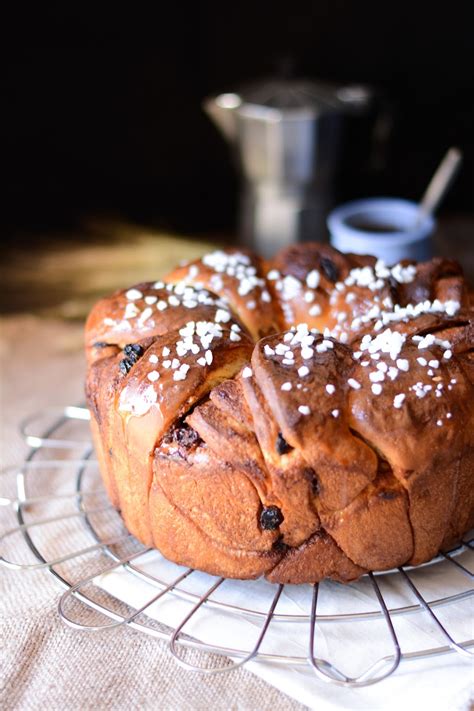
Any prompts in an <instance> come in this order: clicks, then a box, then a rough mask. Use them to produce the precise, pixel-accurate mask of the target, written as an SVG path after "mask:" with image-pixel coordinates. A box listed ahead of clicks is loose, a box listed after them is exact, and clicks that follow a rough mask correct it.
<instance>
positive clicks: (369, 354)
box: [349, 328, 456, 426]
mask: <svg viewBox="0 0 474 711" xmlns="http://www.w3.org/2000/svg"><path fill="white" fill-rule="evenodd" d="M408 338H409V337H408V336H406V335H405V334H403V333H399V332H398V331H392V330H391V329H390V328H387V329H385V331H383V332H382V333H380V334H377V335H376V336H371V335H369V334H367V335H365V336H364V337H363V338H362V341H361V343H360V350H358V351H356V352H355V353H354V359H355V360H357V361H359V363H360V365H361V366H362V367H364V368H367V370H368V377H369V381H370V383H371V390H372V393H373V394H374V395H375V396H378V395H380V394H381V393H382V392H383V386H384V384H385V383H387V382H389V381H396V380H397V378H398V377H399V373H400V371H402V372H405V373H407V372H409V371H410V368H411V365H412V363H413V362H414V361H415V360H416V363H417V365H418V366H421V367H422V368H425V369H426V382H424V381H420V380H417V381H415V382H413V383H412V385H410V386H408V388H407V390H406V392H399V393H396V395H395V396H394V398H393V402H392V404H393V407H394V408H395V409H397V410H399V409H401V408H402V407H403V405H404V403H405V402H406V397H407V394H408V392H410V391H411V392H413V393H414V394H415V396H416V397H417V398H424V397H426V396H427V395H429V394H433V396H434V397H436V398H441V397H442V396H443V393H444V388H445V383H444V381H443V377H442V375H441V371H440V367H441V361H440V359H439V358H433V357H430V356H428V357H425V356H424V355H423V351H425V350H427V349H429V348H432V347H433V346H436V347H439V348H440V349H441V351H442V353H443V354H442V357H441V360H444V361H445V362H446V361H448V360H450V358H451V357H452V350H451V344H450V342H449V341H448V340H444V339H440V338H437V337H436V336H435V335H433V334H427V335H425V336H412V337H411V342H412V344H416V345H417V352H418V351H419V354H418V353H417V355H416V356H415V357H413V355H412V356H411V361H412V362H411V363H410V359H408V358H406V357H402V356H403V353H402V349H403V348H404V346H405V344H406V343H407V341H408ZM409 352H410V353H412V352H413V351H409ZM381 356H385V358H381ZM387 360H388V362H387ZM390 360H391V361H392V363H390ZM356 383H357V385H356ZM455 384H456V379H455V378H451V380H450V381H449V383H448V384H447V389H448V390H452V387H453V385H455ZM349 385H351V387H355V388H356V389H358V388H360V387H361V385H360V383H358V382H357V381H354V382H353V383H349ZM451 417H452V415H451V413H449V412H448V413H446V418H447V419H450V418H451ZM436 424H437V425H438V426H441V425H442V424H443V421H442V420H440V419H438V420H437V423H436Z"/></svg>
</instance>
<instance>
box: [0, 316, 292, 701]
mask: <svg viewBox="0 0 474 711" xmlns="http://www.w3.org/2000/svg"><path fill="white" fill-rule="evenodd" d="M1 333H2V339H1V363H2V371H1V372H2V375H1V413H2V414H1V442H2V460H3V464H4V465H6V464H14V463H17V462H19V461H20V460H21V459H22V457H23V456H24V454H25V451H26V447H25V445H24V444H23V442H22V440H21V438H20V436H19V434H18V429H17V428H18V423H19V421H20V420H21V418H23V417H24V416H26V415H28V414H30V413H31V412H33V411H37V410H38V409H40V408H42V407H45V406H47V405H64V404H66V403H78V402H80V401H81V400H82V399H83V393H82V387H83V386H82V383H83V375H84V363H83V356H82V351H81V348H82V329H81V327H80V326H76V325H71V324H65V323H61V322H58V321H53V320H45V319H41V320H38V319H36V318H35V317H32V316H18V317H9V318H7V319H4V320H3V321H2V322H1ZM3 513H4V512H3ZM5 518H6V517H5ZM0 584H1V591H0V596H1V598H0V599H1V605H0V607H1V613H0V615H1V616H0V620H1V630H0V633H1V657H2V665H1V666H2V669H1V694H0V707H1V708H2V709H5V710H6V711H7V710H8V711H10V710H11V709H47V710H48V711H49V710H51V711H54V709H71V710H73V709H93V708H96V709H201V708H214V709H263V710H265V709H268V710H269V711H270V710H271V711H288V710H289V709H292V710H295V711H297V710H299V709H304V708H306V707H304V706H302V705H300V704H298V703H297V702H295V701H294V700H292V699H290V698H289V697H287V696H285V695H284V694H282V693H281V692H279V691H277V690H276V689H275V688H273V687H272V686H270V685H268V684H267V683H265V682H264V681H262V680H261V679H259V678H257V677H255V676H254V675H252V674H251V673H250V672H247V671H245V670H243V669H238V670H234V671H232V672H230V673H228V674H226V675H218V676H215V677H207V676H196V675H194V674H191V673H187V672H184V671H183V670H182V669H180V668H179V667H178V666H177V665H176V664H175V662H174V661H173V659H172V658H171V657H170V655H169V653H168V651H167V648H166V644H165V643H163V642H161V641H160V640H157V639H154V638H151V637H149V636H148V635H144V634H141V633H139V632H136V631H134V630H131V629H119V630H116V631H114V632H113V633H112V634H110V633H106V632H105V633H100V634H97V635H94V634H90V633H85V632H79V631H76V630H72V629H70V628H68V627H66V626H65V625H63V624H62V622H61V621H60V619H59V616H58V613H57V610H56V602H57V600H58V598H59V596H60V594H61V588H60V587H59V585H58V584H57V583H56V581H55V580H54V579H53V578H52V576H50V574H49V573H48V572H47V571H45V570H43V571H34V572H15V571H10V570H5V569H3V568H0ZM196 654H199V653H196Z"/></svg>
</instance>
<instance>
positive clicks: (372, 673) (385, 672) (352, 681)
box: [308, 573, 401, 687]
mask: <svg viewBox="0 0 474 711" xmlns="http://www.w3.org/2000/svg"><path fill="white" fill-rule="evenodd" d="M369 577H370V581H371V583H372V586H373V588H374V592H375V595H376V597H377V600H378V603H379V605H380V609H381V611H382V615H383V618H384V620H385V622H386V625H387V628H388V632H389V636H390V639H391V642H392V645H393V654H392V655H389V656H385V657H382V658H381V659H378V660H377V661H376V662H375V663H374V664H372V665H371V666H370V667H369V668H368V669H366V670H365V671H364V672H362V674H359V676H357V677H350V676H347V675H346V674H344V673H343V672H341V671H340V669H338V668H337V667H335V666H334V665H333V664H331V662H329V661H327V660H326V659H317V658H316V657H315V656H314V638H315V627H316V621H317V613H316V610H317V605H318V592H319V585H318V583H316V584H315V585H314V587H313V601H312V604H311V618H310V628H309V655H308V661H309V663H310V664H311V666H312V668H313V669H314V671H315V673H316V675H317V676H318V677H319V678H320V679H322V680H323V681H325V682H328V683H331V684H338V685H339V686H352V687H357V686H369V685H371V684H376V683H377V682H379V681H382V679H385V678H386V677H388V676H390V675H391V674H393V672H394V671H395V670H396V669H397V667H398V665H399V664H400V659H401V652H400V644H399V642H398V638H397V635H396V633H395V629H394V627H393V624H392V620H391V618H390V613H389V611H388V608H387V605H386V603H385V600H384V598H383V595H382V593H381V591H380V587H379V585H378V583H377V581H376V580H375V578H374V576H373V575H372V573H369Z"/></svg>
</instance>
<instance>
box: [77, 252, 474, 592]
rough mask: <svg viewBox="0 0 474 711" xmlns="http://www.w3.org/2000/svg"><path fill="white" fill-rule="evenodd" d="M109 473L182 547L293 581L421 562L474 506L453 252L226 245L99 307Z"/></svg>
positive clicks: (97, 343) (133, 504)
mask: <svg viewBox="0 0 474 711" xmlns="http://www.w3.org/2000/svg"><path fill="white" fill-rule="evenodd" d="M86 347H87V357H88V364H89V365H88V375H87V385H86V391H87V400H88V406H89V408H90V413H91V424H92V433H93V438H94V443H95V447H96V451H97V456H98V460H99V466H100V469H101V472H102V476H103V479H104V482H105V486H106V488H107V491H108V494H109V496H110V499H111V501H112V502H113V505H114V506H115V507H116V508H117V509H118V510H119V511H120V513H121V515H122V517H123V520H124V522H125V525H126V527H127V529H128V530H129V531H130V532H131V533H132V534H133V535H134V536H136V538H138V539H139V540H140V541H142V542H143V543H144V544H145V545H147V546H154V547H156V548H158V549H159V550H160V551H161V553H162V554H163V555H164V556H165V557H166V558H168V559H169V560H172V561H174V562H176V563H179V564H181V565H185V566H189V567H192V568H197V569H199V570H203V571H206V572H208V573H211V574H213V575H220V576H225V577H230V578H255V577H258V576H261V575H265V576H266V578H267V579H268V580H270V581H272V582H275V583H306V582H311V583H312V582H316V581H319V580H321V579H323V578H332V579H334V580H338V581H350V580H354V579H356V578H358V577H359V576H361V575H362V574H364V573H365V572H367V571H374V570H387V569H390V568H394V567H396V566H399V565H402V564H410V565H417V564H419V563H423V562H425V561H428V560H430V559H431V558H432V557H433V556H435V555H436V554H437V553H438V551H440V550H443V549H447V548H449V547H450V546H452V545H453V544H455V543H456V542H457V541H459V540H460V538H461V537H462V535H463V534H464V533H465V532H466V531H467V530H468V529H470V528H471V527H472V526H473V525H474V485H473V483H474V392H473V383H474V329H473V309H472V308H471V307H470V304H469V296H468V292H467V288H466V284H465V282H464V280H463V276H462V270H461V268H460V266H459V265H458V264H457V263H456V262H453V261H450V260H446V259H433V260H431V261H429V262H424V263H420V264H416V263H413V262H408V261H407V262H402V263H400V264H396V265H395V266H392V267H388V266H386V265H385V264H384V263H383V262H381V261H380V260H378V261H377V260H376V259H375V258H373V257H370V256H359V255H353V254H341V253H339V252H337V251H335V250H334V249H331V248H330V247H328V246H325V245H321V244H301V245H295V246H292V247H290V248H288V249H285V250H283V251H281V252H280V253H278V254H277V256H276V257H275V258H274V259H273V260H272V261H271V262H266V261H264V260H262V259H261V258H259V257H258V256H256V255H255V254H252V253H251V252H249V251H244V250H237V249H230V250H227V251H221V250H218V251H215V252H213V253H211V254H208V255H206V256H204V257H203V258H202V259H200V260H197V261H194V262H192V263H189V264H186V265H185V266H180V267H179V268H178V269H176V270H175V271H173V272H172V273H171V274H169V275H168V276H167V278H165V279H164V280H163V281H157V282H155V283H141V284H137V285H136V286H134V287H132V288H130V289H127V290H123V291H118V292H116V293H115V294H113V295H112V296H110V297H108V298H105V299H102V300H101V301H99V302H98V303H97V304H96V305H95V307H94V308H93V310H92V312H91V314H90V316H89V318H88V321H87V325H86Z"/></svg>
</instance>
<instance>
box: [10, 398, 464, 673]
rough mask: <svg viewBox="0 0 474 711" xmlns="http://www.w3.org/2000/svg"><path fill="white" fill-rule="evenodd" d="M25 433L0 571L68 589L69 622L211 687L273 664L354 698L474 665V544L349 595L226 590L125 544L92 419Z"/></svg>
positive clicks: (327, 585) (49, 418)
mask: <svg viewBox="0 0 474 711" xmlns="http://www.w3.org/2000/svg"><path fill="white" fill-rule="evenodd" d="M22 431H23V435H24V437H25V439H26V441H27V443H28V444H29V445H30V447H31V449H30V452H29V454H28V456H27V458H26V460H25V462H24V463H23V464H22V465H21V466H20V467H18V468H16V469H10V470H8V471H6V472H5V476H4V477H3V482H4V486H3V487H2V488H3V489H4V491H5V495H4V497H3V499H0V503H3V504H4V506H5V507H8V509H9V512H10V516H11V519H12V526H11V528H10V529H9V531H7V532H6V533H5V534H4V535H3V537H2V539H1V549H0V553H1V556H2V557H1V562H2V563H3V565H5V566H7V567H10V568H15V569H18V570H22V571H28V570H33V569H38V568H45V569H46V570H48V571H49V572H50V574H52V575H54V576H55V577H56V579H57V580H58V582H60V583H61V585H62V586H63V587H64V589H65V590H64V593H63V595H62V597H61V599H60V602H59V612H60V615H61V617H62V618H63V620H64V621H65V622H66V623H67V624H69V625H71V626H73V627H77V628H79V629H82V630H90V631H96V632H97V631H101V630H102V631H105V630H112V629H115V628H118V627H120V626H122V625H129V626H131V627H133V628H135V629H138V630H141V631H142V632H145V633H148V634H151V635H154V636H156V637H158V638H160V639H163V640H166V641H167V643H168V644H169V649H170V652H171V654H172V655H173V656H174V657H175V658H176V661H177V662H178V663H179V664H180V665H182V666H183V667H185V668H186V669H189V670H192V671H200V672H202V673H205V674H216V673H219V672H226V671H228V670H230V669H232V668H234V667H235V666H240V665H243V664H247V665H248V667H249V668H252V665H254V664H256V663H269V664H273V665H280V666H285V667H288V666H294V667H297V668H300V669H301V668H306V669H312V670H313V671H314V673H315V674H317V676H318V677H319V678H321V679H323V680H324V681H327V682H330V683H335V684H340V685H344V686H364V685H368V684H373V683H376V682H377V681H380V680H382V679H384V678H386V677H387V676H389V675H390V674H393V673H394V672H395V670H396V669H397V668H398V666H399V664H400V663H405V662H406V661H408V660H411V659H419V658H423V657H429V656H432V655H438V654H444V653H447V652H450V651H453V652H456V653H457V654H459V655H460V656H462V657H463V658H467V659H470V658H471V654H472V652H473V651H474V640H473V639H470V638H466V637H469V632H467V634H466V631H467V630H468V625H466V621H467V620H469V619H470V617H471V616H472V603H473V599H474V590H473V587H472V579H473V574H472V570H473V568H474V551H473V547H474V544H473V542H472V540H470V539H469V538H467V539H466V542H465V544H464V545H463V546H460V547H459V548H458V549H457V550H456V551H453V552H452V553H449V554H446V555H444V556H440V557H439V558H437V559H436V561H434V562H432V563H431V564H429V565H426V566H421V567H419V568H416V569H410V568H403V569H399V570H398V571H392V572H390V573H386V574H381V575H376V576H374V575H367V576H364V578H362V579H361V580H360V581H358V582H357V583H354V584H350V585H339V584H337V583H332V582H326V581H325V582H324V583H321V584H320V585H319V586H318V585H315V586H310V585H302V586H291V585H287V586H282V585H280V586H276V585H271V584H270V583H267V582H266V581H264V580H257V581H236V580H225V579H223V578H215V577H212V576H209V575H206V574H204V573H200V572H198V571H193V570H191V569H184V568H181V567H179V566H177V565H174V564H172V563H170V562H168V561H166V560H165V559H164V558H163V557H162V556H161V555H160V554H159V553H158V552H157V551H155V550H148V549H145V548H144V547H143V546H141V545H140V544H139V543H138V542H137V541H136V540H135V539H134V538H133V537H132V536H130V535H129V534H128V532H127V531H126V530H125V528H124V526H123V524H122V521H121V518H120V516H119V515H118V514H117V512H116V511H115V510H114V509H113V508H112V507H111V505H110V504H109V502H108V499H107V497H106V494H105V491H104V489H103V487H102V484H101V480H100V474H99V471H98V467H97V462H96V461H95V459H94V455H93V450H92V447H91V443H90V438H89V427H88V413H87V410H85V409H84V408H78V407H65V408H52V409H48V410H46V411H44V412H42V413H38V414H36V415H34V416H32V417H31V418H28V420H27V421H26V422H25V423H24V424H23V428H22ZM8 487H10V491H8ZM2 493H3V492H2ZM25 574H27V573H26V572H25ZM471 636H472V635H471ZM194 650H201V651H203V650H204V651H207V652H210V653H214V654H217V655H220V657H221V662H220V663H216V657H215V656H210V655H209V656H205V659H207V660H208V666H205V667H204V668H203V667H198V666H197V664H198V662H197V659H198V657H196V654H195V653H194ZM199 659H201V661H202V656H199Z"/></svg>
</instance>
